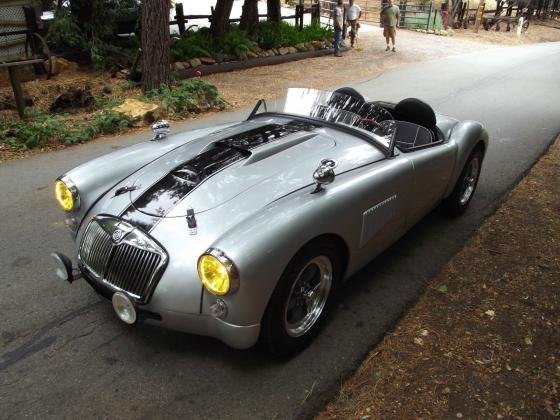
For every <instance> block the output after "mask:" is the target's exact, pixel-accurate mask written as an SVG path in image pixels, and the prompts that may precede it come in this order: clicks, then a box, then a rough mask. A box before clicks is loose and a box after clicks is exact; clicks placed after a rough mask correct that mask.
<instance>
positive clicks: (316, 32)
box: [254, 21, 333, 49]
mask: <svg viewBox="0 0 560 420" xmlns="http://www.w3.org/2000/svg"><path fill="white" fill-rule="evenodd" d="M332 36H333V35H332V31H331V30H330V29H327V28H324V27H321V25H320V24H318V23H313V24H311V25H308V26H305V27H304V28H303V30H302V31H299V30H298V28H296V27H295V26H293V25H290V24H289V23H287V22H281V23H279V24H278V23H275V22H270V21H263V22H259V24H258V26H257V28H256V30H255V34H254V38H255V40H256V41H257V43H258V45H259V46H260V47H261V48H264V49H270V48H280V47H288V46H295V45H297V44H300V43H305V42H309V41H315V40H323V39H330V38H331V37H332Z"/></svg>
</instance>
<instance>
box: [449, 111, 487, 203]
mask: <svg viewBox="0 0 560 420" xmlns="http://www.w3.org/2000/svg"><path fill="white" fill-rule="evenodd" d="M449 142H454V143H455V144H456V145H457V156H456V158H455V165H454V167H453V173H452V175H451V178H450V179H449V184H448V185H447V188H446V191H445V196H444V198H446V197H448V196H449V195H450V194H451V193H452V191H453V188H454V187H455V184H456V183H457V179H459V175H461V172H462V171H463V168H464V167H465V164H466V162H467V159H468V158H469V156H470V155H471V153H472V152H473V150H474V149H475V147H477V145H478V144H479V143H480V142H482V143H483V144H484V151H486V150H487V149H488V133H487V132H486V129H485V128H484V127H483V126H482V124H480V123H479V122H476V121H462V122H459V123H457V124H456V125H455V126H454V127H453V130H452V131H451V136H450V138H449Z"/></svg>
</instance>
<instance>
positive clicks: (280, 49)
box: [278, 47, 290, 55]
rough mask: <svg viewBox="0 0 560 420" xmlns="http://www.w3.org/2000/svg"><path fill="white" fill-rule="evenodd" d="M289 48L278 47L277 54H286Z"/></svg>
mask: <svg viewBox="0 0 560 420" xmlns="http://www.w3.org/2000/svg"><path fill="white" fill-rule="evenodd" d="M289 53H290V50H289V49H288V48H286V47H282V48H278V55H286V54H289Z"/></svg>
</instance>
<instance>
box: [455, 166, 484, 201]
mask: <svg viewBox="0 0 560 420" xmlns="http://www.w3.org/2000/svg"><path fill="white" fill-rule="evenodd" d="M479 174H480V160H479V159H478V157H475V158H473V159H472V160H471V161H470V163H469V166H468V168H467V171H466V172H465V176H464V177H463V183H462V184H463V185H462V188H461V193H460V194H459V202H460V203H461V205H462V206H464V205H465V204H466V203H467V202H468V201H469V200H470V199H471V196H472V195H473V192H474V189H475V188H476V183H477V181H478V176H479Z"/></svg>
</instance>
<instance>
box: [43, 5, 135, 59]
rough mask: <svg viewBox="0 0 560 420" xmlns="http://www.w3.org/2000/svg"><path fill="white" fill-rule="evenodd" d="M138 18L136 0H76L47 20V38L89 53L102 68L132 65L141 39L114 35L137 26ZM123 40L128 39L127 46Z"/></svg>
mask: <svg viewBox="0 0 560 420" xmlns="http://www.w3.org/2000/svg"><path fill="white" fill-rule="evenodd" d="M80 16H81V17H80ZM84 16H87V19H85V20H84ZM80 19H81V20H80ZM137 19H138V4H137V3H136V1H135V0H112V1H107V0H79V1H78V0H73V1H72V2H71V3H70V7H64V8H62V9H60V10H57V11H56V13H55V18H54V19H53V20H52V21H50V22H49V23H48V33H47V42H48V44H49V45H50V47H51V48H52V49H54V50H67V49H69V48H70V49H75V50H79V51H84V52H87V53H89V55H90V57H91V61H92V63H93V65H94V67H95V68H96V69H99V70H105V69H110V68H115V67H122V66H123V65H125V66H126V65H130V64H131V63H132V60H133V56H134V53H135V51H136V49H137V46H138V40H137V39H135V38H132V39H131V40H127V39H126V38H116V37H114V36H113V35H114V34H115V33H118V29H119V28H123V27H124V29H123V30H126V31H127V32H130V31H133V30H135V29H137V28H136V26H137V22H136V20H137ZM123 42H125V43H127V45H125V48H122V46H123V45H122V43H123Z"/></svg>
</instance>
